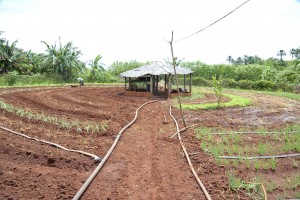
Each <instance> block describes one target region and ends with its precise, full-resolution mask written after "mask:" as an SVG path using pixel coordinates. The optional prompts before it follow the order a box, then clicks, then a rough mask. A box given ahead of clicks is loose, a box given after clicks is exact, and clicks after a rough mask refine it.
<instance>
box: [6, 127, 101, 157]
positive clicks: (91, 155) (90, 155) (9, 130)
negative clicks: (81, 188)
mask: <svg viewBox="0 0 300 200" xmlns="http://www.w3.org/2000/svg"><path fill="white" fill-rule="evenodd" d="M0 128H1V129H2V130H5V131H8V132H10V133H13V134H15V135H19V136H21V137H24V138H27V139H29V140H35V141H37V142H41V143H45V144H49V145H51V146H55V147H57V148H60V149H63V150H65V151H70V152H76V153H81V154H83V155H86V156H89V157H92V158H94V160H95V161H100V160H101V158H100V157H98V156H96V155H94V154H91V153H87V152H84V151H80V150H74V149H68V148H66V147H64V146H61V145H59V144H56V143H53V142H48V141H46V140H40V139H37V138H33V137H29V136H28V135H25V134H23V133H19V132H16V131H13V130H11V129H8V128H5V127H3V126H0Z"/></svg>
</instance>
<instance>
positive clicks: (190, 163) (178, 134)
mask: <svg viewBox="0 0 300 200" xmlns="http://www.w3.org/2000/svg"><path fill="white" fill-rule="evenodd" d="M169 107H170V116H171V117H172V119H173V120H174V122H175V125H176V129H177V136H178V140H179V142H180V145H181V148H182V150H183V152H184V155H185V157H186V160H187V162H188V164H189V166H190V168H191V171H192V173H193V175H194V177H195V179H196V181H197V183H198V184H199V186H200V188H201V190H202V191H203V193H204V195H205V197H206V199H207V200H211V197H210V195H209V194H208V192H207V190H206V188H205V187H204V185H203V183H202V182H201V180H200V178H199V177H198V174H197V173H196V171H195V169H194V167H193V164H192V162H191V159H190V157H189V154H188V153H187V151H186V149H185V147H184V145H183V142H182V140H181V136H180V130H179V126H178V123H177V120H176V119H175V117H174V116H173V115H172V107H171V105H169Z"/></svg>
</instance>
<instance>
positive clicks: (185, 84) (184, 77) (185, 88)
mask: <svg viewBox="0 0 300 200" xmlns="http://www.w3.org/2000/svg"><path fill="white" fill-rule="evenodd" d="M183 85H184V87H183V88H184V92H185V91H186V87H185V85H186V84H185V74H184V75H183Z"/></svg>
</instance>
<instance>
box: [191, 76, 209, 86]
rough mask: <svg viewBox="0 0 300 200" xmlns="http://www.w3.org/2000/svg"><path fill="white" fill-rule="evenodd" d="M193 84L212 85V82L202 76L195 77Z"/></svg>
mask: <svg viewBox="0 0 300 200" xmlns="http://www.w3.org/2000/svg"><path fill="white" fill-rule="evenodd" d="M192 84H193V85H196V86H211V85H212V84H211V82H210V81H208V80H206V79H204V78H202V77H193V78H192Z"/></svg>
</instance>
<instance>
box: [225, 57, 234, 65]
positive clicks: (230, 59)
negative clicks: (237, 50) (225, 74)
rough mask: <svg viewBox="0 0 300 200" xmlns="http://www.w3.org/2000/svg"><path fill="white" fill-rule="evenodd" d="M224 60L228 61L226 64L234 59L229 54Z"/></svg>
mask: <svg viewBox="0 0 300 200" xmlns="http://www.w3.org/2000/svg"><path fill="white" fill-rule="evenodd" d="M226 61H227V62H228V64H232V63H233V62H234V59H233V58H232V57H231V56H228V58H227V59H226Z"/></svg>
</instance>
